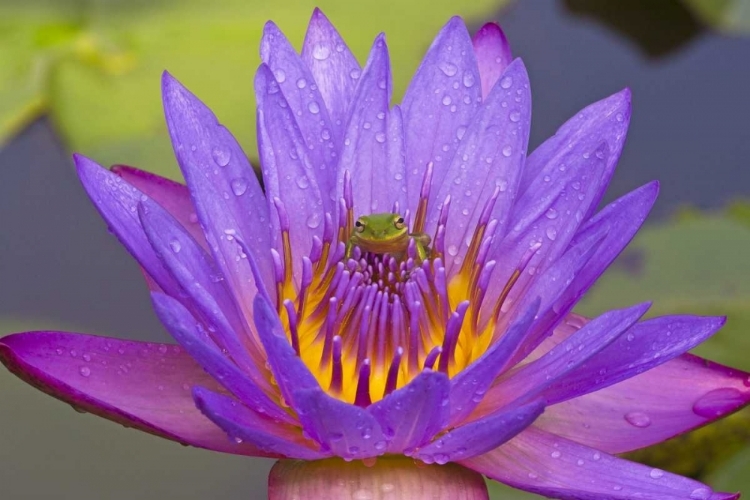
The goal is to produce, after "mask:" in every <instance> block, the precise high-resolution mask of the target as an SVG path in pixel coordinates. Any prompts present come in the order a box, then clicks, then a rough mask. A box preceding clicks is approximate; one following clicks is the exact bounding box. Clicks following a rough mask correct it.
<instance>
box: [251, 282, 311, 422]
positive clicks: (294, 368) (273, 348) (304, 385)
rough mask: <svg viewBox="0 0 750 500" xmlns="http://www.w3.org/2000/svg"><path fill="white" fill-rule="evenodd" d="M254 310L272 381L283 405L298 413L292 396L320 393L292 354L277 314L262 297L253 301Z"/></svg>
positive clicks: (295, 355)
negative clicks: (305, 391)
mask: <svg viewBox="0 0 750 500" xmlns="http://www.w3.org/2000/svg"><path fill="white" fill-rule="evenodd" d="M254 309H255V311H254V313H255V315H254V318H255V327H256V328H257V329H258V336H259V337H260V340H261V342H262V343H263V347H264V348H265V350H266V355H267V356H268V364H269V365H270V367H271V371H272V372H273V375H274V379H275V380H276V383H277V384H278V385H279V390H280V391H281V395H282V396H283V398H284V401H286V402H287V404H290V405H292V407H294V409H295V410H298V408H297V406H296V401H295V400H294V392H295V391H296V390H299V389H319V388H320V385H319V384H318V381H317V380H316V379H315V377H314V376H313V374H312V373H310V370H309V369H308V368H307V366H305V363H303V362H302V360H301V359H300V358H299V357H298V356H297V353H295V352H294V349H293V348H292V345H291V344H290V342H289V339H287V336H286V333H285V331H284V327H283V326H282V325H281V320H280V319H279V316H278V314H276V311H274V309H273V307H272V306H271V305H270V304H269V303H268V301H267V300H266V299H264V298H263V297H261V296H258V297H256V298H255V304H254ZM298 413H299V410H298Z"/></svg>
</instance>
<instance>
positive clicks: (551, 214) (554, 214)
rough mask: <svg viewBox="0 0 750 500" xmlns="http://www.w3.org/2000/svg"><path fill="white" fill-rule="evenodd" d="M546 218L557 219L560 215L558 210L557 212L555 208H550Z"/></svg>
mask: <svg viewBox="0 0 750 500" xmlns="http://www.w3.org/2000/svg"><path fill="white" fill-rule="evenodd" d="M544 216H545V217H547V218H548V219H557V216H558V213H557V210H555V209H554V208H550V209H549V210H547V212H546V213H545V214H544Z"/></svg>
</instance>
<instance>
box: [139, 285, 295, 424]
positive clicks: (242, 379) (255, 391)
mask: <svg viewBox="0 0 750 500" xmlns="http://www.w3.org/2000/svg"><path fill="white" fill-rule="evenodd" d="M151 300H152V302H153V304H154V309H155V310H156V315H157V316H158V317H159V319H160V320H161V322H162V323H163V324H164V326H165V327H166V328H167V330H168V331H169V333H170V334H171V335H172V337H174V339H175V340H176V341H177V342H179V344H180V345H181V346H182V347H183V348H184V349H185V350H186V351H187V352H188V354H190V355H191V356H192V357H193V358H194V359H195V360H196V361H197V362H198V364H200V365H201V366H202V367H203V369H204V370H206V372H207V373H208V374H209V375H211V376H212V377H213V378H214V379H216V380H218V381H219V382H220V383H221V385H223V386H224V387H225V388H226V389H227V390H228V391H229V392H231V393H232V394H234V395H235V396H237V398H239V399H240V401H242V402H243V403H244V404H245V405H247V406H248V407H249V408H251V409H252V410H254V411H255V412H257V413H260V414H262V415H266V416H267V417H270V418H272V419H274V420H276V421H279V422H286V423H289V424H294V423H296V421H295V420H294V419H293V418H292V417H291V416H290V415H289V414H288V413H287V412H285V411H284V410H282V409H281V408H280V407H279V405H278V404H277V403H276V402H274V401H272V400H271V398H269V397H268V396H267V395H266V393H265V392H263V390H262V389H261V388H260V387H258V385H256V384H255V383H253V382H252V380H250V378H249V377H248V375H247V374H246V373H243V372H242V371H241V370H240V369H239V368H238V367H237V365H236V364H235V363H237V354H236V353H232V357H231V358H230V357H227V356H225V355H224V354H222V352H221V351H220V350H219V349H218V348H217V347H216V346H215V345H214V344H213V342H211V340H210V339H209V337H208V333H207V332H206V330H204V329H203V327H201V326H200V324H199V323H197V322H196V320H195V318H194V317H193V315H192V314H190V312H189V311H188V310H187V309H185V307H183V306H182V304H180V303H179V302H177V301H176V300H175V299H173V298H171V297H169V296H167V295H164V294H160V293H152V294H151Z"/></svg>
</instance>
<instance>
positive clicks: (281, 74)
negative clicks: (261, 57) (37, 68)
mask: <svg viewBox="0 0 750 500" xmlns="http://www.w3.org/2000/svg"><path fill="white" fill-rule="evenodd" d="M273 76H274V78H276V81H277V82H279V83H283V82H284V80H286V73H284V70H283V69H277V70H276V71H274V72H273Z"/></svg>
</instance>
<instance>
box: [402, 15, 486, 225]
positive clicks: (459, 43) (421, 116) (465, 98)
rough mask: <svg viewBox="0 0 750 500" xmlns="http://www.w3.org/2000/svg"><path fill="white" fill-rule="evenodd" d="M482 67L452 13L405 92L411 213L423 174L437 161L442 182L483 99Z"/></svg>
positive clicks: (436, 172)
mask: <svg viewBox="0 0 750 500" xmlns="http://www.w3.org/2000/svg"><path fill="white" fill-rule="evenodd" d="M481 87H482V86H481V83H480V81H479V70H478V69H477V62H476V59H475V57H474V49H473V47H472V44H471V38H470V37H469V33H468V32H467V31H466V26H464V23H463V21H462V20H461V18H459V17H454V18H452V19H451V20H450V21H448V24H446V25H445V27H443V29H442V30H441V31H440V33H438V35H437V37H436V38H435V41H433V42H432V45H431V46H430V49H429V50H428V51H427V54H426V55H425V58H424V60H423V61H422V64H420V66H419V68H418V69H417V73H416V74H415V75H414V78H413V79H412V81H411V84H410V85H409V88H408V89H407V90H406V94H405V95H404V100H403V106H402V109H403V112H404V130H405V131H406V154H407V157H406V172H407V183H406V185H407V194H408V200H409V207H408V208H409V211H410V212H411V213H412V214H413V213H414V212H415V209H416V206H417V201H418V199H419V192H420V189H421V187H422V176H423V174H424V170H425V167H426V165H427V164H428V163H430V162H433V163H434V171H433V182H434V184H435V185H438V186H439V185H440V184H441V183H442V181H443V177H444V175H445V172H446V170H447V169H448V165H449V164H450V160H451V159H452V158H453V155H454V154H455V152H456V149H457V148H458V143H459V141H460V138H461V136H462V133H463V132H464V131H465V130H466V128H467V127H468V126H469V124H470V122H471V118H472V117H473V116H474V114H475V113H476V111H477V109H478V108H479V104H480V102H481V100H482V90H481Z"/></svg>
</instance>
